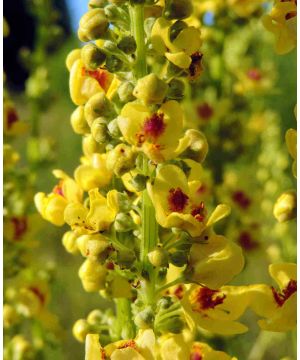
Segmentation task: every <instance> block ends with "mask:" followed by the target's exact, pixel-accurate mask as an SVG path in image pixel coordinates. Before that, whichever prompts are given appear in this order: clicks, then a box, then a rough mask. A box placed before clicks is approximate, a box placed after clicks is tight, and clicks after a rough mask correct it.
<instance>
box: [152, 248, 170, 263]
mask: <svg viewBox="0 0 300 360" xmlns="http://www.w3.org/2000/svg"><path fill="white" fill-rule="evenodd" d="M148 259H149V261H150V263H151V264H152V265H153V266H155V267H165V266H167V265H168V253H167V251H166V250H164V249H163V248H161V247H157V248H156V249H154V250H153V251H150V252H149V253H148Z"/></svg>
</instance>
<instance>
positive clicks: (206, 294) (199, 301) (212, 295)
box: [190, 287, 226, 312]
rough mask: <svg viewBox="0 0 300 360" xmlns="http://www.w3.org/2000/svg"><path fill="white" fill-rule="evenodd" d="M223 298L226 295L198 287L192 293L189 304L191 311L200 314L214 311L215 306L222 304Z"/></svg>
mask: <svg viewBox="0 0 300 360" xmlns="http://www.w3.org/2000/svg"><path fill="white" fill-rule="evenodd" d="M218 294H220V295H218ZM225 298H226V295H225V294H221V293H220V292H219V291H218V290H212V289H209V288H207V287H200V288H198V289H196V290H195V291H193V292H192V294H191V295H190V302H191V304H192V310H193V311H197V312H201V311H203V310H208V309H214V308H215V307H216V306H217V305H220V304H222V303H223V301H224V299H225Z"/></svg>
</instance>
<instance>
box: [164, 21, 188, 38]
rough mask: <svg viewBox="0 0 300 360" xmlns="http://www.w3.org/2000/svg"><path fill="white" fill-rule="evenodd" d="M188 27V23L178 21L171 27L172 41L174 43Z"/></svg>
mask: <svg viewBox="0 0 300 360" xmlns="http://www.w3.org/2000/svg"><path fill="white" fill-rule="evenodd" d="M187 27H188V25H187V23H186V22H184V21H181V20H178V21H176V22H175V23H174V24H173V25H172V26H171V27H170V35H169V36H170V40H171V41H174V40H175V39H176V38H177V36H178V35H179V34H180V32H181V31H182V30H183V29H186V28H187Z"/></svg>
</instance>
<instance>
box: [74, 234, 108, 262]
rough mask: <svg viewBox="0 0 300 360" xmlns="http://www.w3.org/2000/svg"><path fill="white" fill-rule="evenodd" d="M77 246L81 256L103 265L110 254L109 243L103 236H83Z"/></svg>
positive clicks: (78, 240)
mask: <svg viewBox="0 0 300 360" xmlns="http://www.w3.org/2000/svg"><path fill="white" fill-rule="evenodd" d="M77 246H78V249H79V251H80V252H81V255H82V256H84V257H88V258H89V260H91V261H99V262H101V263H103V262H104V261H105V260H106V259H107V257H108V254H109V251H110V249H109V242H108V241H107V240H106V239H105V238H104V236H102V235H101V234H95V235H81V236H80V237H79V238H78V239H77Z"/></svg>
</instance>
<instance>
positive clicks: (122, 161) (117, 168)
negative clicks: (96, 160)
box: [106, 144, 136, 177]
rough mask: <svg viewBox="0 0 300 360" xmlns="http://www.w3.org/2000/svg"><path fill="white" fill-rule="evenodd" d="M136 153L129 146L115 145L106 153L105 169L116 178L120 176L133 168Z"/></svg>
mask: <svg viewBox="0 0 300 360" xmlns="http://www.w3.org/2000/svg"><path fill="white" fill-rule="evenodd" d="M135 158H136V153H135V152H134V151H133V150H132V148H131V146H128V145H125V144H119V145H117V146H116V147H115V148H114V149H113V150H111V151H109V152H108V153H107V161H106V163H107V167H108V168H109V169H111V170H113V172H114V173H115V175H117V176H119V177H120V176H122V175H124V174H125V173H126V172H128V171H130V170H131V169H132V168H133V167H134V166H135Z"/></svg>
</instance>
